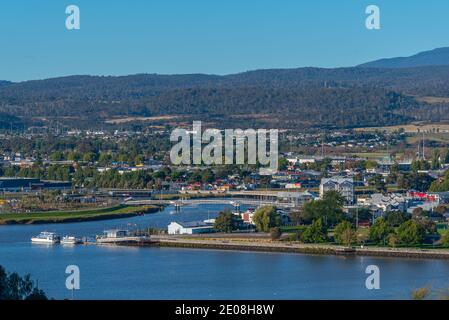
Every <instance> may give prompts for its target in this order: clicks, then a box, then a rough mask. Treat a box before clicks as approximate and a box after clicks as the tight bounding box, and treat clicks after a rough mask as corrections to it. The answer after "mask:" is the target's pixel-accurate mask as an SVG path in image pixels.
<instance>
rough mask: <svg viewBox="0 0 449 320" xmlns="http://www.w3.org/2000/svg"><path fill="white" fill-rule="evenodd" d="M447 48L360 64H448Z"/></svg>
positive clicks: (410, 65) (379, 66)
mask: <svg viewBox="0 0 449 320" xmlns="http://www.w3.org/2000/svg"><path fill="white" fill-rule="evenodd" d="M448 65H449V48H438V49H434V50H431V51H425V52H420V53H418V54H415V55H413V56H410V57H398V58H390V59H380V60H376V61H372V62H368V63H365V64H362V65H361V67H366V68H410V67H424V66H448Z"/></svg>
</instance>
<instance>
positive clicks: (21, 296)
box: [0, 266, 47, 301]
mask: <svg viewBox="0 0 449 320" xmlns="http://www.w3.org/2000/svg"><path fill="white" fill-rule="evenodd" d="M2 300H47V297H46V296H45V293H44V292H43V291H42V290H39V289H38V288H37V287H36V286H35V285H34V283H33V281H32V280H31V277H30V276H29V275H26V276H24V277H23V278H22V277H20V276H19V275H18V274H17V273H10V274H8V273H7V272H6V270H5V269H4V268H3V267H2V266H0V301H2Z"/></svg>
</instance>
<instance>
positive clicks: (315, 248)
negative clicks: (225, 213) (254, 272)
mask: <svg viewBox="0 0 449 320" xmlns="http://www.w3.org/2000/svg"><path fill="white" fill-rule="evenodd" d="M152 239H155V240H156V237H154V236H153V237H152ZM152 246H159V247H172V248H186V249H189V248H190V249H214V250H237V251H256V252H267V253H270V252H279V253H283V252H284V253H298V254H313V255H327V256H329V255H334V256H371V257H396V258H413V259H440V260H449V249H428V250H427V249H413V248H379V247H373V248H347V247H342V246H330V245H314V244H310V245H309V244H297V243H286V244H283V243H276V242H273V243H270V242H266V243H262V242H245V241H238V242H237V241H210V240H190V239H185V238H184V239H182V238H178V239H177V238H162V237H160V238H157V243H155V244H152Z"/></svg>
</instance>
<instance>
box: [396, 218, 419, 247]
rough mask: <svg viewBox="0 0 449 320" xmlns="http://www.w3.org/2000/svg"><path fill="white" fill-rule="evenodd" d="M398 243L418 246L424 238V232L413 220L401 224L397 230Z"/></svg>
mask: <svg viewBox="0 0 449 320" xmlns="http://www.w3.org/2000/svg"><path fill="white" fill-rule="evenodd" d="M397 235H398V238H399V241H400V242H401V243H402V244H406V245H416V244H420V243H421V242H422V241H423V240H424V237H425V230H424V229H423V228H422V227H421V226H420V225H419V224H418V223H417V222H416V221H414V220H409V221H406V222H404V223H403V224H401V225H400V226H399V228H398V230H397Z"/></svg>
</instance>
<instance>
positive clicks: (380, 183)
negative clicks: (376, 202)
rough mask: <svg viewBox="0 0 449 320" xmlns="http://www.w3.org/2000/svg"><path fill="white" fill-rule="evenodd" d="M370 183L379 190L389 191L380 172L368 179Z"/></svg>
mask: <svg viewBox="0 0 449 320" xmlns="http://www.w3.org/2000/svg"><path fill="white" fill-rule="evenodd" d="M368 183H369V185H371V186H373V187H375V188H376V190H377V191H380V192H385V191H387V187H386V184H385V181H384V179H383V177H382V176H381V175H380V174H377V175H375V176H374V177H372V178H370V179H369V180H368Z"/></svg>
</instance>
